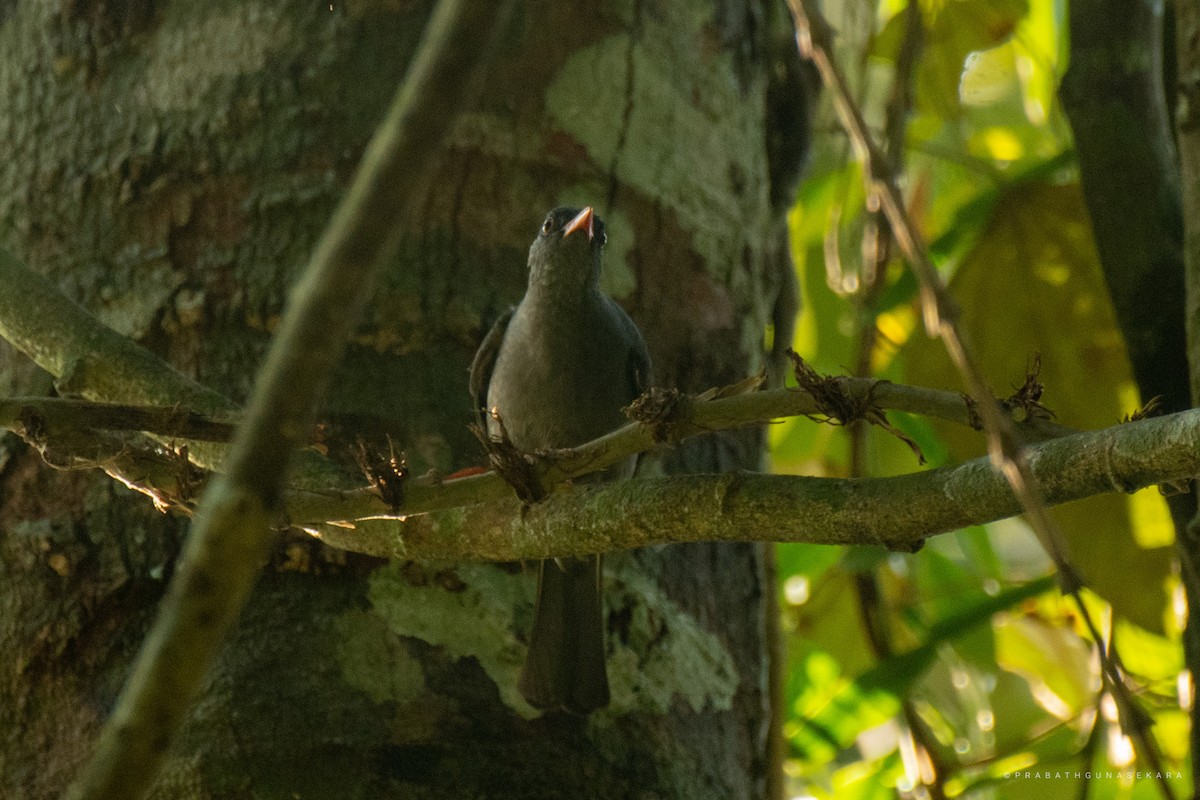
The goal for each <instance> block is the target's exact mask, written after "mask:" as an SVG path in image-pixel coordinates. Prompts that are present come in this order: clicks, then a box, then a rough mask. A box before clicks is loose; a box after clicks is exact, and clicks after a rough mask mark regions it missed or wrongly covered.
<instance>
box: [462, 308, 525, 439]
mask: <svg viewBox="0 0 1200 800" xmlns="http://www.w3.org/2000/svg"><path fill="white" fill-rule="evenodd" d="M515 310H516V309H515V308H513V307H509V309H508V310H507V311H505V312H504V313H503V314H501V315H500V316H499V318H497V319H496V321H495V322H494V323H492V329H491V330H490V331H488V334H487V336H485V337H483V342H482V343H481V344H480V345H479V349H478V350H476V351H475V358H474V360H472V361H471V372H470V374H471V377H470V381H469V382H468V384H467V385H468V387H469V388H470V390H471V397H472V398H474V405H475V421H476V422H477V423H479V427H481V428H482V429H483V430H485V431H486V430H487V421H488V410H487V395H488V384H490V383H491V382H492V370H493V369H495V368H496V357H497V356H498V355H499V354H500V343H501V342H503V341H504V333H505V332H506V331H507V330H508V323H509V321H510V320H511V319H512V316H513V312H514V311H515Z"/></svg>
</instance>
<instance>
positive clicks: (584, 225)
mask: <svg viewBox="0 0 1200 800" xmlns="http://www.w3.org/2000/svg"><path fill="white" fill-rule="evenodd" d="M595 218H596V215H595V212H593V211H592V207H591V206H588V207H587V208H585V209H584V210H583V211H580V212H579V213H578V214H577V215H576V216H575V219H573V220H571V221H570V222H568V223H567V227H565V228H563V238H564V239H565V238H567V237H568V236H570V235H571V234H572V233H574V232H575V231H577V230H580V229H583V230H585V231H587V235H588V241H589V242H590V241H591V240H592V238H593V237H594V236H595V235H596V230H595V223H594V222H593V220H594V219H595Z"/></svg>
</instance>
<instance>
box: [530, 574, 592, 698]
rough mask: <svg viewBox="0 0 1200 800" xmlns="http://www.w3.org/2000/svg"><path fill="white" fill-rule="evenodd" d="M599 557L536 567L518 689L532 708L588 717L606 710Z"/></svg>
mask: <svg viewBox="0 0 1200 800" xmlns="http://www.w3.org/2000/svg"><path fill="white" fill-rule="evenodd" d="M601 603H602V601H601V599H600V556H590V557H587V558H561V559H555V560H550V561H543V562H541V563H540V564H539V565H538V593H537V606H536V607H535V609H534V613H533V632H532V633H531V634H530V638H529V654H528V655H527V656H526V657H525V666H524V667H522V668H521V679H520V681H519V682H518V684H517V685H518V687H519V688H520V690H521V694H522V695H523V696H524V697H525V699H526V700H527V701H529V704H530V705H531V706H533V707H534V708H538V709H542V710H557V709H563V710H566V711H570V712H572V713H574V714H587V713H590V712H592V711H595V710H596V709H598V708H602V707H604V706H606V705H608V674H607V672H606V671H605V667H604V617H603V611H602V605H601Z"/></svg>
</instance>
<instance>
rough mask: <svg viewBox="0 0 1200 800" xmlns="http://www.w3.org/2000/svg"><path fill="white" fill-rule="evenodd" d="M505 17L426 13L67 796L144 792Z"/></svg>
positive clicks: (451, 9)
mask: <svg viewBox="0 0 1200 800" xmlns="http://www.w3.org/2000/svg"><path fill="white" fill-rule="evenodd" d="M508 6H509V4H508V3H490V2H483V1H482V0H478V1H477V2H471V1H470V0H442V1H441V2H439V3H438V5H437V6H436V8H435V9H434V13H433V16H432V17H431V18H430V21H429V23H428V26H427V28H426V31H425V34H424V37H423V39H422V42H421V44H420V45H419V46H418V48H417V51H416V53H415V54H414V56H413V61H412V63H411V65H410V66H409V70H408V74H407V76H406V78H405V80H404V83H403V84H402V86H401V87H400V90H399V92H398V93H397V96H396V99H395V100H394V101H393V103H392V106H391V108H390V109H389V111H388V115H387V118H386V119H385V121H384V122H383V124H382V125H381V126H380V128H379V129H378V130H377V131H376V134H375V136H374V137H373V139H372V141H371V143H370V145H369V146H368V148H367V152H366V153H365V154H364V157H363V162H362V165H361V167H360V169H359V171H358V173H357V174H356V176H355V179H354V182H353V183H352V185H351V186H350V189H349V192H348V193H347V196H346V199H345V200H344V201H343V202H342V204H341V205H340V206H339V208H338V210H337V212H336V214H335V215H334V218H333V219H332V220H331V222H330V224H329V227H328V228H327V229H326V230H325V233H324V235H323V236H322V238H321V241H320V243H319V244H318V246H317V249H316V251H315V252H314V254H313V257H312V260H311V261H310V263H309V265H308V268H307V269H306V270H305V273H304V275H303V276H302V278H301V280H300V282H299V283H298V284H297V285H296V287H295V288H294V289H293V294H292V298H291V302H290V303H289V306H288V309H287V312H286V314H285V315H284V319H283V322H282V324H281V326H280V330H279V334H278V335H277V337H276V339H275V341H274V342H273V343H272V346H271V349H270V352H269V353H268V356H267V362H266V365H265V368H264V371H263V374H262V375H261V376H260V378H259V380H258V381H257V382H256V385H255V391H254V395H253V397H252V400H251V403H250V409H249V413H248V414H247V418H246V422H245V423H244V424H243V425H242V426H241V427H240V428H239V430H238V433H237V436H236V438H235V440H234V443H233V449H232V451H231V453H230V458H229V464H228V472H227V473H225V474H222V475H219V476H218V477H217V478H216V479H215V480H214V481H213V482H211V483H210V485H209V486H208V487H207V489H206V490H205V492H204V496H203V498H202V500H201V503H200V508H199V509H198V511H197V514H196V521H195V523H194V525H193V527H192V531H191V534H190V536H189V537H188V541H187V545H186V548H185V550H184V553H183V556H182V558H181V560H180V562H179V565H178V569H177V572H176V574H175V577H174V578H173V579H172V581H171V584H170V586H169V588H168V591H167V596H166V597H165V598H164V601H163V605H162V608H161V609H160V613H159V616H158V619H157V620H156V621H155V624H154V627H153V628H152V630H151V632H150V635H149V637H148V639H147V641H146V643H145V645H144V646H143V648H142V650H141V652H140V653H139V654H138V658H137V661H136V662H135V664H134V669H133V675H132V677H131V679H130V681H129V683H128V684H127V685H126V687H125V690H124V691H123V692H122V693H121V696H120V698H119V699H118V701H117V706H116V708H115V710H114V711H113V714H112V717H111V718H110V720H109V721H108V723H107V724H106V725H105V727H104V729H103V730H102V732H101V735H100V740H99V743H98V746H97V750H96V753H95V754H94V755H93V757H92V759H91V761H90V762H89V763H88V765H87V768H86V769H85V771H84V773H83V775H82V776H81V778H80V779H79V781H78V782H77V783H76V784H75V785H74V786H73V787H72V788H71V790H70V791H69V793H68V796H69V797H72V798H89V799H90V800H109V799H110V798H111V800H118V798H120V799H121V800H127V799H128V798H137V797H140V796H142V795H143V794H144V793H145V791H146V790H147V788H148V787H149V786H150V784H151V783H152V782H153V780H154V778H155V776H156V774H157V772H158V770H159V768H160V766H161V764H162V761H163V759H164V758H165V756H166V753H167V750H168V748H169V746H170V743H171V740H172V739H173V737H174V735H175V734H176V732H177V731H178V730H179V728H180V727H181V726H182V724H183V722H184V719H185V716H186V713H187V710H188V708H190V706H191V703H192V701H193V700H194V698H195V697H196V695H197V694H198V693H199V691H200V688H201V686H202V685H203V682H204V678H205V676H206V675H207V673H208V667H209V665H210V664H211V663H212V661H213V660H214V659H215V657H216V653H217V650H218V648H219V646H220V644H221V642H222V640H223V639H224V635H225V632H226V631H227V630H228V629H229V627H230V626H231V625H232V624H233V622H234V620H235V619H236V617H237V615H238V613H239V611H240V610H241V607H242V605H243V603H244V602H245V599H246V597H247V596H248V595H249V593H250V589H251V587H252V586H253V583H254V579H255V577H256V576H257V574H258V569H259V566H260V564H261V562H262V560H263V559H264V558H265V556H266V553H267V548H268V544H269V542H270V540H271V537H270V534H271V531H272V524H273V523H274V521H275V519H276V518H277V516H278V513H279V510H280V506H281V501H282V497H281V495H282V490H283V485H284V476H285V474H286V470H287V465H288V461H289V457H290V455H291V452H292V450H293V449H294V447H295V446H296V445H297V444H298V443H300V442H301V441H303V440H304V439H306V438H307V437H308V435H309V432H310V429H311V426H312V421H313V417H314V412H315V407H316V404H317V401H318V400H319V399H320V397H321V395H322V394H323V392H324V390H325V387H326V385H327V383H328V378H329V373H330V370H331V368H332V366H333V364H334V363H335V362H336V361H337V359H338V358H339V357H340V355H341V352H342V349H343V347H344V345H345V342H346V341H347V339H348V338H349V335H350V333H351V330H352V326H353V325H354V324H355V323H356V322H357V319H358V312H359V310H360V309H361V306H362V303H363V302H364V300H365V297H366V294H367V289H368V288H369V286H370V283H371V280H372V278H373V277H374V274H375V273H376V272H377V271H378V268H379V267H380V266H381V265H382V263H383V262H384V261H385V260H386V259H387V258H388V257H389V256H390V255H391V254H392V253H393V252H394V250H395V247H396V245H397V244H398V242H397V239H398V236H397V234H396V232H395V230H394V225H393V224H392V220H393V219H394V218H395V217H394V216H393V215H394V214H396V213H398V211H400V210H403V208H404V207H405V206H406V205H407V203H408V202H409V201H410V200H411V199H412V198H413V197H414V195H415V192H413V187H414V185H417V186H419V185H420V184H421V182H422V181H423V179H424V178H425V176H426V175H428V174H429V172H430V169H431V162H433V161H434V158H433V156H434V154H435V153H436V151H437V149H438V147H439V146H440V145H441V142H442V141H444V140H445V138H446V134H447V133H448V131H449V128H450V125H451V123H452V122H453V120H454V119H455V117H456V114H457V111H458V109H459V107H460V105H461V104H463V103H465V102H469V90H468V86H471V85H472V83H473V82H472V81H471V80H470V76H471V75H472V73H474V71H475V67H476V65H477V62H478V60H479V57H480V54H481V53H483V52H485V51H486V50H487V49H489V48H488V46H489V43H490V41H491V40H492V39H493V38H494V32H495V30H496V28H497V27H498V23H499V22H500V21H501V20H502V19H503V17H504V14H503V12H504V11H505V10H506V9H507V7H508ZM385 212H386V213H385Z"/></svg>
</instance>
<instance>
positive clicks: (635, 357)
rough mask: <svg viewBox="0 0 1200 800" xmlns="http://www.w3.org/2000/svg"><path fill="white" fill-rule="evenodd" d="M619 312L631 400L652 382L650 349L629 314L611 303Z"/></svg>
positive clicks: (638, 395) (652, 371)
mask: <svg viewBox="0 0 1200 800" xmlns="http://www.w3.org/2000/svg"><path fill="white" fill-rule="evenodd" d="M613 305H614V307H616V309H617V311H618V312H619V314H618V318H619V319H620V320H621V325H622V327H624V328H625V338H626V341H628V342H629V354H628V356H627V357H626V365H625V375H626V384H627V386H628V387H629V399H630V401H633V400H635V399H637V398H638V397H640V396H641V395H642V394H643V393H644V392H645V391H646V390H647V389H649V388H650V385H651V384H652V383H653V382H654V370H653V367H652V366H651V364H650V351H649V350H648V349H647V348H646V340H645V339H643V338H642V332H641V331H640V330H638V326H637V325H635V324H634V322H633V320H632V319H630V318H629V315H628V314H626V313H625V311H624V309H622V308H621V307H620V306H617V305H616V304H615V303H614V304H613Z"/></svg>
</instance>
